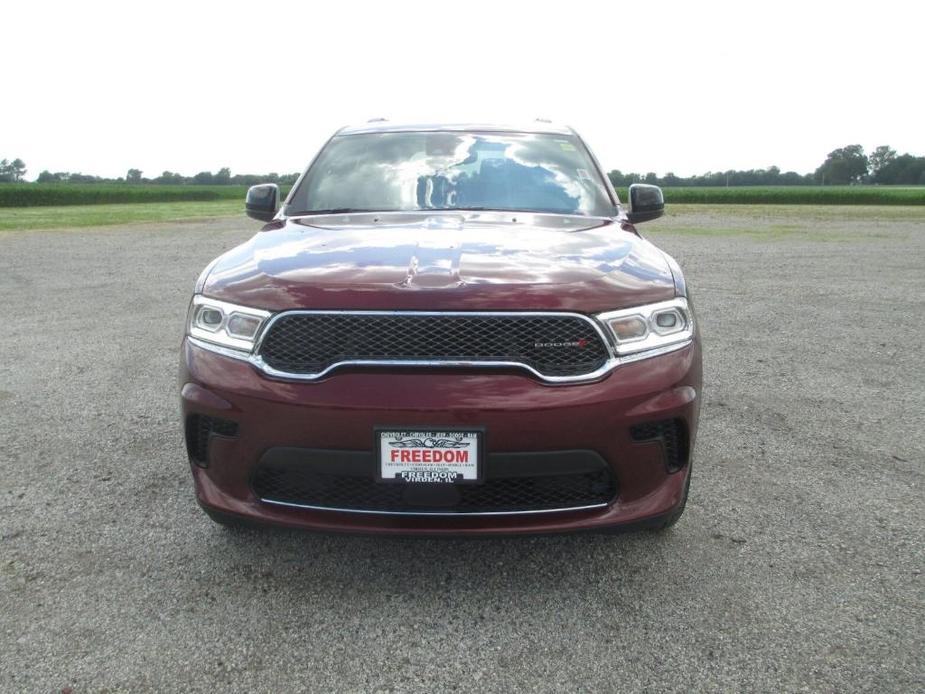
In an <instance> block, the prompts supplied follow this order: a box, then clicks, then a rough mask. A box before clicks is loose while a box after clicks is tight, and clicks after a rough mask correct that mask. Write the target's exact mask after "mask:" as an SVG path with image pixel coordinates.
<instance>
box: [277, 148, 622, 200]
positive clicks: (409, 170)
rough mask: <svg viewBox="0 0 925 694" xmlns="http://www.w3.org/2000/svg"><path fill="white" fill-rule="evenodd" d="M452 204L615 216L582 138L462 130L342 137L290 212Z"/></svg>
mask: <svg viewBox="0 0 925 694" xmlns="http://www.w3.org/2000/svg"><path fill="white" fill-rule="evenodd" d="M453 209H487V210H517V211H530V212H552V213H558V214H578V215H594V216H610V215H612V214H613V207H612V205H611V202H610V198H609V196H608V195H607V191H606V189H605V187H604V185H603V182H602V180H601V179H600V174H599V173H598V172H597V169H596V168H595V166H594V164H593V162H592V161H591V159H590V157H589V155H588V153H587V151H586V150H585V148H584V146H583V145H582V144H581V142H580V141H579V140H578V139H577V138H576V137H574V136H567V135H543V134H518V133H491V134H489V133H456V132H408V133H367V134H359V135H347V136H342V137H336V138H334V139H333V140H331V142H330V143H329V144H328V145H327V146H326V147H325V149H324V150H323V151H322V152H321V154H320V155H319V157H318V159H317V161H316V162H315V163H314V164H313V165H312V167H311V170H310V171H309V172H308V174H307V175H306V177H305V179H304V180H303V181H302V184H301V185H300V186H299V188H298V190H296V192H295V193H294V195H293V198H292V201H291V202H290V203H289V211H288V214H290V215H294V214H300V213H311V212H325V211H332V210H340V211H347V210H351V211H377V212H379V211H412V210H453Z"/></svg>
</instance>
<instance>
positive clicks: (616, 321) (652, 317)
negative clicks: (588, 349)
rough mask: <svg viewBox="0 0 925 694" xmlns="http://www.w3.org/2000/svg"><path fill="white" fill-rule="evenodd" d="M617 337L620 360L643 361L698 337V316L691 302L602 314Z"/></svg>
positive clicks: (653, 305)
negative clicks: (651, 352)
mask: <svg viewBox="0 0 925 694" xmlns="http://www.w3.org/2000/svg"><path fill="white" fill-rule="evenodd" d="M597 317H598V319H599V320H601V322H603V323H604V325H606V326H607V327H608V328H609V329H610V334H611V335H612V336H613V339H614V344H615V345H616V348H617V354H618V355H619V356H620V357H627V356H630V355H632V356H631V358H638V359H642V358H644V357H648V356H652V355H651V354H648V352H650V351H652V350H657V352H658V353H662V352H667V351H670V350H671V349H677V348H678V347H681V346H683V345H684V343H686V342H689V341H690V340H691V339H692V338H693V336H694V314H693V313H692V312H691V309H690V307H689V306H688V304H687V299H683V298H678V299H672V300H671V301H662V302H660V303H657V304H648V305H646V306H636V307H635V308H626V309H621V310H619V311H609V312H607V313H601V314H598V316H597Z"/></svg>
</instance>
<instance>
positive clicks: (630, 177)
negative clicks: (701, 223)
mask: <svg viewBox="0 0 925 694" xmlns="http://www.w3.org/2000/svg"><path fill="white" fill-rule="evenodd" d="M607 175H608V177H609V178H610V180H611V182H612V183H613V184H614V186H617V187H625V186H628V185H631V184H633V183H651V184H653V185H658V186H665V187H672V186H691V187H697V186H815V185H852V184H858V183H868V184H875V185H907V186H914V185H925V157H916V156H914V155H912V154H901V155H899V156H897V154H896V150H895V149H893V148H892V147H890V146H889V145H881V146H880V147H877V148H876V149H875V150H874V151H873V152H871V154H870V155H869V156H868V155H867V154H865V153H864V148H863V147H862V146H861V145H848V146H847V147H839V148H838V149H835V150H832V151H831V152H829V154H828V156H826V158H825V161H824V162H822V164H821V165H820V166H819V168H817V169H816V170H815V171H814V172H813V173H807V174H800V173H797V172H796V171H781V170H780V169H779V168H778V167H776V166H770V167H768V168H767V169H749V170H746V171H736V170H729V171H708V172H707V173H705V174H701V175H699V176H688V177H681V176H676V175H675V174H673V173H667V174H665V175H664V176H658V175H657V174H655V173H652V172H650V173H647V174H638V173H623V172H622V171H618V170H614V171H611V172H610V173H609V174H607Z"/></svg>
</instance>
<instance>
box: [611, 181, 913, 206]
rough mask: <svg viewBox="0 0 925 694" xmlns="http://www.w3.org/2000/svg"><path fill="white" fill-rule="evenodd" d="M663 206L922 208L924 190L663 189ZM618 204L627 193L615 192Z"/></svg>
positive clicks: (802, 188)
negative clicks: (862, 206)
mask: <svg viewBox="0 0 925 694" xmlns="http://www.w3.org/2000/svg"><path fill="white" fill-rule="evenodd" d="M662 190H663V191H664V193H665V203H666V204H713V205H925V186H739V187H731V188H709V187H704V188H695V187H687V188H685V187H681V188H668V187H666V188H663V189H662ZM618 193H619V194H620V199H621V200H624V201H625V200H628V199H629V198H628V195H627V191H626V190H625V189H622V190H619V191H618Z"/></svg>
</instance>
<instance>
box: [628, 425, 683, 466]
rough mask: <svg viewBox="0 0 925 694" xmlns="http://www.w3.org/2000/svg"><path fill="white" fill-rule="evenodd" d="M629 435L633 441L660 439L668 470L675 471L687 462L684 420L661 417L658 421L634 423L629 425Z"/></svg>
mask: <svg viewBox="0 0 925 694" xmlns="http://www.w3.org/2000/svg"><path fill="white" fill-rule="evenodd" d="M630 436H631V437H632V438H633V440H634V441H655V440H660V441H661V442H662V448H663V449H664V451H665V465H666V466H667V467H668V470H669V472H677V471H678V470H680V469H681V468H682V467H684V465H685V464H686V463H687V456H688V442H687V427H686V426H685V425H684V420H681V419H663V420H661V421H658V422H645V423H643V424H636V425H634V426H632V427H630Z"/></svg>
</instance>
